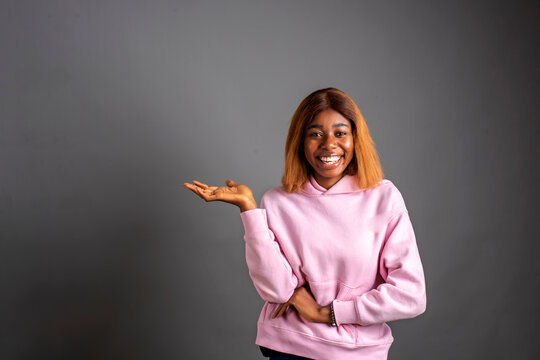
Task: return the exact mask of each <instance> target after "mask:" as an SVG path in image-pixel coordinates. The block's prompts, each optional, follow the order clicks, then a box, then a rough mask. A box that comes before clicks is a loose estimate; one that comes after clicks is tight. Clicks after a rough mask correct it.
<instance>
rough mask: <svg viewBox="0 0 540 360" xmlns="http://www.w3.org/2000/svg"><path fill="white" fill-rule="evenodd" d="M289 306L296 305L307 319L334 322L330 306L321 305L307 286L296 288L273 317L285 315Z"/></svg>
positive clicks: (297, 309)
mask: <svg viewBox="0 0 540 360" xmlns="http://www.w3.org/2000/svg"><path fill="white" fill-rule="evenodd" d="M289 306H292V307H294V308H295V309H296V311H298V313H299V314H300V315H301V316H302V317H303V318H304V319H306V320H307V321H310V322H321V323H331V322H332V319H331V316H330V307H329V306H319V304H317V302H316V301H315V298H313V295H312V294H311V292H310V291H309V290H308V289H307V288H306V287H305V286H302V287H299V288H298V289H296V290H294V293H293V294H292V296H291V298H290V299H289V301H287V302H286V303H283V304H280V305H279V306H278V308H277V310H276V311H275V312H274V315H272V319H275V318H277V317H279V316H281V315H283V314H284V313H285V310H287V308H288V307H289Z"/></svg>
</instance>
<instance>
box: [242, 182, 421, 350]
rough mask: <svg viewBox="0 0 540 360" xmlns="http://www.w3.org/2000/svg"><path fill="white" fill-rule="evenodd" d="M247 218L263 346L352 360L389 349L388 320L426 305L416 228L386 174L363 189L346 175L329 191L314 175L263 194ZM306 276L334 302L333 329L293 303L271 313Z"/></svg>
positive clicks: (322, 300) (324, 301)
mask: <svg viewBox="0 0 540 360" xmlns="http://www.w3.org/2000/svg"><path fill="white" fill-rule="evenodd" d="M241 217H242V222H243V224H244V229H245V236H244V239H245V241H246V261H247V265H248V268H249V273H250V276H251V279H252V280H253V284H254V285H255V288H256V289H257V291H258V292H259V294H260V296H261V297H262V298H263V299H264V300H266V301H267V302H266V304H265V305H264V307H263V309H262V311H261V315H260V317H259V321H258V332H257V340H256V343H257V344H258V345H261V346H264V347H268V348H271V349H274V350H278V351H281V352H286V353H291V354H297V355H301V356H306V357H311V358H316V359H356V358H358V356H361V355H362V354H365V353H366V350H369V349H370V346H371V348H373V349H374V348H376V346H375V345H379V346H380V345H386V346H387V347H389V346H390V344H391V343H392V341H393V337H392V332H391V330H390V327H389V326H388V325H387V324H386V322H387V321H392V320H398V319H406V318H412V317H415V316H417V315H419V314H421V313H423V312H424V311H425V308H426V291H425V282H424V272H423V269H422V263H421V261H420V256H419V254H418V249H417V246H416V239H415V236H414V231H413V227H412V224H411V221H410V219H409V215H408V212H407V209H406V207H405V203H404V201H403V198H402V196H401V194H400V192H399V190H398V189H397V188H396V187H395V186H394V185H393V184H392V183H391V182H390V181H388V180H384V181H383V182H382V184H381V185H379V186H378V187H376V188H374V189H368V190H360V189H358V188H357V186H356V183H355V179H354V177H352V176H348V175H346V176H344V177H343V178H342V179H341V180H339V181H338V182H337V183H336V184H335V185H334V186H332V187H331V188H330V189H328V190H326V189H325V188H323V187H321V186H320V185H319V184H318V183H317V182H316V181H315V179H314V178H313V177H311V179H310V181H309V182H308V183H307V184H306V185H305V186H304V188H303V189H302V190H301V191H300V192H298V193H292V194H289V193H286V192H285V191H284V190H283V188H282V187H276V188H274V189H271V190H269V191H267V192H266V193H265V194H264V196H263V197H262V200H261V208H259V209H254V210H249V211H245V212H243V213H241ZM306 283H307V284H309V287H310V289H311V292H312V293H313V296H314V297H315V300H316V301H317V303H318V304H319V305H321V306H327V305H329V304H330V303H332V302H333V304H334V312H335V317H336V322H337V323H338V326H337V327H332V326H330V325H329V324H323V323H312V322H308V321H306V320H304V319H303V318H302V317H301V316H300V315H299V314H298V313H297V312H296V311H295V310H294V309H291V308H289V310H287V312H286V313H285V314H284V315H283V316H281V317H279V318H276V319H272V314H273V313H274V311H275V310H276V308H277V306H278V305H277V304H272V303H283V302H286V301H288V300H289V298H290V297H291V295H292V294H293V291H294V290H295V289H296V288H297V287H300V286H302V285H304V284H306ZM377 348H379V347H377ZM383 358H386V357H383Z"/></svg>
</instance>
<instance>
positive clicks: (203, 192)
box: [184, 183, 216, 201]
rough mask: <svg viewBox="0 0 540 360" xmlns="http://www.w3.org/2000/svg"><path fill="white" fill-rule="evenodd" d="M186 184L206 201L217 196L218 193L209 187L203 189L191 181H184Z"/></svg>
mask: <svg viewBox="0 0 540 360" xmlns="http://www.w3.org/2000/svg"><path fill="white" fill-rule="evenodd" d="M201 184H202V183H201ZM203 185H205V184H203ZM184 186H185V187H187V188H188V189H189V190H191V191H193V192H194V193H195V194H196V195H198V196H199V197H200V198H202V199H203V200H205V201H212V200H215V198H216V195H215V194H214V193H213V191H212V190H210V189H208V188H205V189H203V188H201V187H199V186H195V185H193V184H190V183H184Z"/></svg>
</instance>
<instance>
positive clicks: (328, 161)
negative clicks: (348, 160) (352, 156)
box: [319, 156, 341, 164]
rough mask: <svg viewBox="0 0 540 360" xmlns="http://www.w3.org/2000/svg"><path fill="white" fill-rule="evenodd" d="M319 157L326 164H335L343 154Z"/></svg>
mask: <svg viewBox="0 0 540 360" xmlns="http://www.w3.org/2000/svg"><path fill="white" fill-rule="evenodd" d="M319 159H321V161H322V162H323V163H325V164H333V163H335V162H338V161H339V159H341V156H321V157H320V158H319Z"/></svg>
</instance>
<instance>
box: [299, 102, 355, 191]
mask: <svg viewBox="0 0 540 360" xmlns="http://www.w3.org/2000/svg"><path fill="white" fill-rule="evenodd" d="M351 126H352V125H351V123H350V121H349V120H347V119H345V118H344V117H343V116H342V115H341V114H340V113H338V112H337V111H335V110H333V109H327V110H324V111H322V112H320V113H319V114H318V115H317V116H316V117H315V119H313V121H312V122H311V123H310V124H309V125H308V126H307V129H306V135H305V138H304V154H305V155H306V159H307V161H308V163H309V164H310V165H311V167H312V168H313V170H314V174H313V176H314V177H315V180H317V183H319V185H321V186H322V187H324V188H325V189H329V188H331V187H332V186H333V185H334V184H335V183H337V182H338V181H339V179H341V178H342V177H343V173H344V171H345V169H346V168H347V166H348V165H349V163H350V162H351V160H352V158H353V155H354V139H353V135H352V127H351Z"/></svg>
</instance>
